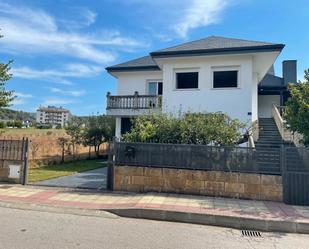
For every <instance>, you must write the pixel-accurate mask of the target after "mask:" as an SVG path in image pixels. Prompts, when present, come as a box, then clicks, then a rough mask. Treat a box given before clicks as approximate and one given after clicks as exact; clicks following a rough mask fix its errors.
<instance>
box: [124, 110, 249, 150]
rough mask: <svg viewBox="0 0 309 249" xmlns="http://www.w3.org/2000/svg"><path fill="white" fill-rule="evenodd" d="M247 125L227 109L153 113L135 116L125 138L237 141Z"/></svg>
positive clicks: (227, 143) (213, 142)
mask: <svg viewBox="0 0 309 249" xmlns="http://www.w3.org/2000/svg"><path fill="white" fill-rule="evenodd" d="M244 128H245V125H244V124H243V123H241V122H240V121H238V120H237V119H231V118H230V117H229V116H227V115H226V114H223V113H185V114H183V115H181V116H180V117H175V116H172V115H167V114H152V115H148V116H139V117H137V118H135V119H134V120H133V128H132V130H131V132H129V133H127V134H125V135H124V136H123V138H124V140H125V141H130V142H159V143H182V144H205V145H234V144H237V142H238V141H239V140H240V139H241V138H242V136H243V129H244Z"/></svg>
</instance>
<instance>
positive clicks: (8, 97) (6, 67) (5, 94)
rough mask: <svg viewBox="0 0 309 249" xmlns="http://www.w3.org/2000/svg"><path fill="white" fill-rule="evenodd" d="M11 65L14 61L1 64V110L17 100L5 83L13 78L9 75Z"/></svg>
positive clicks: (0, 36)
mask: <svg viewBox="0 0 309 249" xmlns="http://www.w3.org/2000/svg"><path fill="white" fill-rule="evenodd" d="M0 38H2V35H0ZM11 64H12V61H9V62H8V63H1V62H0V108H3V107H7V106H9V105H10V103H11V102H12V101H13V99H14V98H15V97H14V91H7V90H6V89H5V83H6V82H7V81H8V80H9V79H11V78H12V74H10V73H9V71H10V69H11V68H10V65H11Z"/></svg>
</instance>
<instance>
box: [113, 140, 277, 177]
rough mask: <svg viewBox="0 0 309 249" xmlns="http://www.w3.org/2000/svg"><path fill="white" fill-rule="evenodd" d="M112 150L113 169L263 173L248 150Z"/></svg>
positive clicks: (136, 146)
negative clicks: (133, 167) (149, 168)
mask: <svg viewBox="0 0 309 249" xmlns="http://www.w3.org/2000/svg"><path fill="white" fill-rule="evenodd" d="M114 148H115V165H128V166H143V167H161V168H177V169H194V170H216V171H231V172H248V173H264V172H263V170H261V169H259V165H258V164H257V152H256V150H255V149H253V148H248V147H229V146H208V145H192V144H161V143H131V142H115V147H114ZM267 173H269V171H268V172H267ZM274 173H276V174H278V173H280V171H279V172H274Z"/></svg>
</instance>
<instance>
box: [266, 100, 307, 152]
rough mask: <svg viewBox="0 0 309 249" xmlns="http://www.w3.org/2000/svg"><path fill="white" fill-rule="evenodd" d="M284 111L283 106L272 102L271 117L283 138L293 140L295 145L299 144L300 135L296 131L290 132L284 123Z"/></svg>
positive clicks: (288, 140)
mask: <svg viewBox="0 0 309 249" xmlns="http://www.w3.org/2000/svg"><path fill="white" fill-rule="evenodd" d="M283 113H284V106H276V105H274V104H273V107H272V117H273V119H274V120H275V123H276V125H277V127H278V130H279V133H280V135H281V137H282V139H283V140H285V141H287V142H293V143H294V144H295V145H296V146H299V145H300V140H301V139H302V135H301V134H299V133H297V132H291V131H290V130H289V129H288V128H287V125H286V122H285V120H284V119H283V118H282V114H283Z"/></svg>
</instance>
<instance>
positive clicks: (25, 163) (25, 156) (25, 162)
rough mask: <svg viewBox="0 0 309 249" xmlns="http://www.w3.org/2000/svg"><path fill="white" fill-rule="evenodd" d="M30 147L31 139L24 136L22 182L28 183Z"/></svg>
mask: <svg viewBox="0 0 309 249" xmlns="http://www.w3.org/2000/svg"><path fill="white" fill-rule="evenodd" d="M28 149H29V140H28V138H26V139H25V138H23V153H22V157H23V158H22V160H23V166H24V170H23V181H22V184H23V185H26V184H28Z"/></svg>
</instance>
